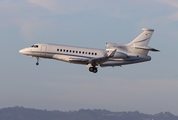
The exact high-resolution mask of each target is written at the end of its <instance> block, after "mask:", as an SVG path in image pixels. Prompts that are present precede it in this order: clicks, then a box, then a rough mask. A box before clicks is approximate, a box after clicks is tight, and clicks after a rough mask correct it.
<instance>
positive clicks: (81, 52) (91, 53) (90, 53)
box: [57, 49, 97, 55]
mask: <svg viewBox="0 0 178 120" xmlns="http://www.w3.org/2000/svg"><path fill="white" fill-rule="evenodd" d="M57 51H59V49H57ZM60 52H70V53H79V54H89V55H97V53H93V52H84V51H75V50H65V49H60Z"/></svg>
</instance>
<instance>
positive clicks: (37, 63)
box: [36, 57, 39, 65]
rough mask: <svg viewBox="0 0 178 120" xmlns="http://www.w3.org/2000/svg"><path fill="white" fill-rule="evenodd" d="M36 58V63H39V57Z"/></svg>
mask: <svg viewBox="0 0 178 120" xmlns="http://www.w3.org/2000/svg"><path fill="white" fill-rule="evenodd" d="M36 60H37V62H36V65H39V57H37V58H36Z"/></svg>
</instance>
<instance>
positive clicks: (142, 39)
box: [128, 28, 154, 46]
mask: <svg viewBox="0 0 178 120" xmlns="http://www.w3.org/2000/svg"><path fill="white" fill-rule="evenodd" d="M142 30H143V32H142V33H141V34H140V35H139V36H138V37H136V38H135V39H134V40H133V41H132V42H130V43H129V44H128V45H133V46H147V45H148V43H149V41H150V39H151V36H152V34H153V32H154V29H148V28H142Z"/></svg>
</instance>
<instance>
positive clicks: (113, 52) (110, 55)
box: [107, 49, 117, 58]
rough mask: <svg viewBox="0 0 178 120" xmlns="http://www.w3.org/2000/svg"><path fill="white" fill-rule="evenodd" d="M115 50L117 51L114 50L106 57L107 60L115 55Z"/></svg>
mask: <svg viewBox="0 0 178 120" xmlns="http://www.w3.org/2000/svg"><path fill="white" fill-rule="evenodd" d="M116 50H117V49H115V50H114V51H112V52H111V53H110V54H109V55H108V56H107V57H108V58H112V57H113V56H114V54H115V53H116Z"/></svg>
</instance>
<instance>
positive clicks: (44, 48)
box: [41, 45, 47, 57]
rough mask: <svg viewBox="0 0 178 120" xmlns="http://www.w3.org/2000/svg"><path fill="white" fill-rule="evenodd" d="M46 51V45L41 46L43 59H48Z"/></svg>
mask: <svg viewBox="0 0 178 120" xmlns="http://www.w3.org/2000/svg"><path fill="white" fill-rule="evenodd" d="M46 49H47V47H46V45H42V46H41V56H42V57H46Z"/></svg>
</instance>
